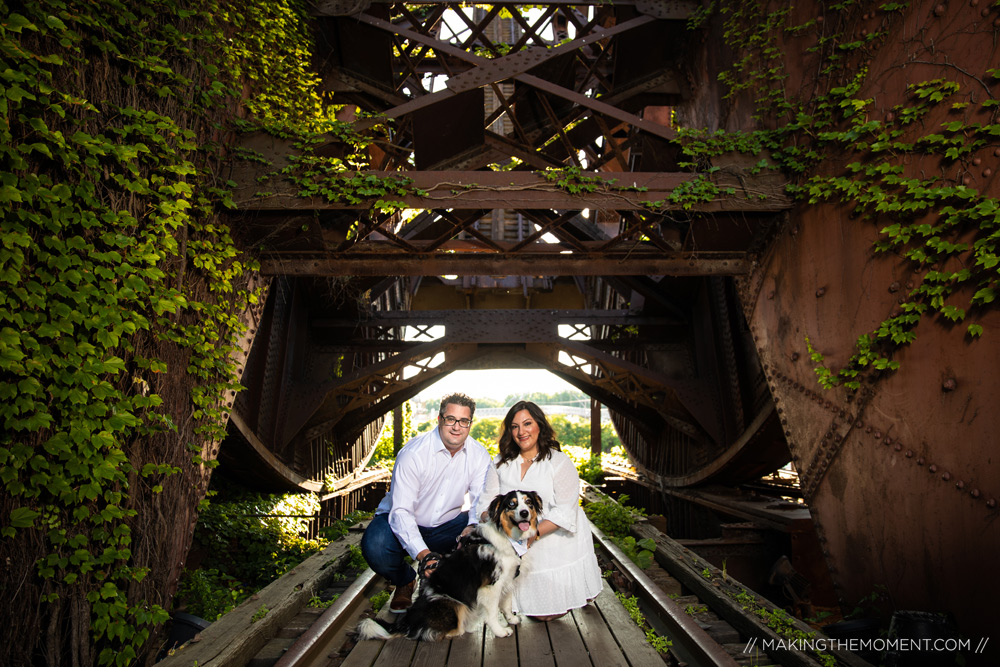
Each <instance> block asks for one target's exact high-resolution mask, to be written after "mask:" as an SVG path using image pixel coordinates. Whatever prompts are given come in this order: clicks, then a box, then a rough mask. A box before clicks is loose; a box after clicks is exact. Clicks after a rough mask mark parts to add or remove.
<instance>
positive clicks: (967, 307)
mask: <svg viewBox="0 0 1000 667" xmlns="http://www.w3.org/2000/svg"><path fill="white" fill-rule="evenodd" d="M906 9H907V5H906V3H882V4H880V5H878V6H877V8H872V7H869V6H867V5H863V4H862V3H859V2H855V1H854V0H845V1H844V2H840V3H835V4H833V5H829V6H827V7H825V9H824V10H823V11H822V12H821V14H820V15H819V16H817V17H814V18H812V19H810V20H808V21H806V22H805V23H802V24H799V25H794V24H792V23H791V22H790V11H789V9H788V8H784V7H782V8H778V9H775V10H773V11H770V10H768V9H767V8H766V6H765V4H764V3H736V2H729V1H720V2H713V3H710V4H709V5H708V6H707V7H706V8H705V9H704V10H703V11H702V12H699V13H698V14H697V15H696V16H694V17H693V18H692V20H691V21H690V22H689V28H691V29H698V28H700V27H701V26H703V25H705V23H706V21H708V20H710V18H711V16H712V15H713V14H717V15H718V17H719V18H720V20H721V22H722V30H723V31H724V35H725V38H726V41H727V43H728V44H730V45H731V46H732V47H733V50H734V53H735V54H736V55H735V58H734V61H733V65H732V67H730V68H729V69H727V70H725V71H723V72H722V73H720V75H719V80H720V81H721V82H722V83H723V84H724V86H725V90H726V94H725V96H727V97H736V96H740V95H745V96H747V97H748V98H749V99H750V101H751V104H752V105H753V108H754V110H755V114H756V116H755V118H757V119H758V121H761V122H762V124H766V125H768V127H765V128H764V129H761V130H757V131H753V132H724V131H718V132H714V133H709V132H705V131H698V130H681V132H680V133H679V142H680V143H681V145H682V147H683V149H684V152H685V154H686V155H687V156H688V158H689V159H690V162H687V163H685V165H684V166H687V167H688V168H691V169H693V170H695V171H697V172H699V173H709V172H710V171H711V169H712V168H713V167H711V159H712V158H713V157H717V156H719V155H722V154H724V153H727V152H741V153H746V154H751V155H758V156H760V155H766V156H769V159H768V158H762V159H761V161H760V162H758V163H757V165H756V167H755V169H781V170H782V171H783V172H784V173H785V174H787V175H789V176H790V177H791V178H792V183H791V184H790V185H789V186H788V192H789V193H790V194H791V195H792V196H793V197H795V198H796V199H797V200H799V201H802V202H805V203H808V204H819V203H822V202H827V201H834V202H840V203H844V204H848V205H850V206H851V207H852V208H853V216H855V217H857V218H858V219H860V220H862V221H868V222H870V223H872V224H877V225H879V232H880V238H879V240H878V241H877V243H876V245H875V250H876V251H877V252H880V253H887V252H892V253H897V254H898V255H899V256H901V257H903V258H905V259H907V260H909V261H910V262H911V264H912V265H913V267H914V270H915V275H919V276H920V279H919V280H918V281H915V282H914V284H912V285H910V286H908V287H907V288H906V289H907V292H906V296H905V298H903V299H902V300H901V301H900V303H899V307H898V308H897V309H896V312H894V313H892V314H891V315H890V316H889V317H888V318H886V320H885V321H883V322H882V323H881V324H880V325H879V326H878V327H877V328H876V329H875V330H874V331H871V332H868V333H865V334H862V335H860V336H859V337H858V338H857V341H856V343H855V351H854V354H853V355H852V357H851V358H850V359H849V360H847V362H846V363H844V365H843V366H842V367H840V368H838V369H832V368H830V367H828V366H827V365H826V360H825V358H824V357H823V355H822V354H821V353H819V352H818V351H817V350H816V349H815V348H814V347H813V344H812V342H811V341H809V340H808V339H807V341H806V344H807V347H808V350H809V352H810V354H811V355H812V359H813V361H814V362H816V364H817V366H816V373H817V377H818V379H819V382H820V384H821V385H822V386H824V387H827V388H830V387H834V386H837V385H843V386H845V387H848V388H850V389H857V388H858V387H859V386H860V375H861V374H862V373H863V372H865V370H866V369H874V370H877V371H889V370H894V369H896V368H898V366H899V364H898V362H897V361H894V360H893V359H892V355H893V353H894V351H895V350H897V349H898V348H899V347H901V346H904V345H907V344H909V343H910V342H912V341H913V340H914V339H915V331H914V329H915V327H916V325H917V324H918V322H920V321H921V319H922V318H925V317H930V316H937V317H938V318H939V320H941V321H943V322H944V323H945V324H946V325H951V324H956V323H959V322H962V321H964V320H966V319H967V317H968V316H969V315H970V314H972V313H974V312H977V311H982V310H983V309H985V308H988V307H992V306H991V304H993V302H994V301H995V300H996V295H997V282H998V277H1000V276H998V272H1000V270H998V266H1000V243H998V241H1000V201H998V200H997V199H996V198H993V197H989V196H986V195H984V194H983V193H981V192H979V191H978V190H976V189H975V188H974V187H972V185H971V182H972V179H971V178H970V177H969V175H968V173H969V170H970V169H971V168H974V167H976V166H979V165H980V159H979V158H978V157H975V155H976V153H977V151H980V150H981V149H983V148H986V147H988V146H996V145H998V143H1000V140H998V137H1000V122H998V106H1000V101H998V100H996V99H993V96H992V95H987V96H986V98H985V99H983V96H982V95H981V94H980V92H981V91H978V90H977V91H963V90H962V87H961V85H960V83H959V82H956V81H951V80H948V79H944V78H939V79H933V80H928V81H922V82H917V83H913V84H910V85H909V86H908V87H907V89H906V91H905V94H906V95H907V97H908V98H909V100H910V103H909V104H906V105H897V106H896V107H895V108H894V109H892V112H891V113H889V114H887V116H886V118H885V120H877V119H873V118H872V117H871V115H870V114H869V113H868V108H869V107H870V106H871V105H872V102H873V101H872V100H871V99H862V98H859V97H858V96H857V94H858V92H859V91H860V90H861V89H862V87H863V86H864V84H865V82H866V81H867V80H868V77H869V72H868V70H867V68H866V67H865V66H864V65H863V58H862V57H861V56H862V55H867V54H868V52H869V51H870V49H872V48H874V47H875V46H877V45H878V44H879V43H880V42H881V41H882V40H884V38H885V36H886V35H887V34H888V30H889V28H890V27H891V25H892V23H893V21H895V20H898V18H899V16H900V15H901V13H902V12H904V11H905V10H906ZM862 11H864V12H866V14H865V15H864V17H863V18H869V17H880V19H881V23H880V25H879V29H877V30H873V31H871V32H868V31H865V32H864V33H863V34H856V33H854V32H852V31H851V30H850V29H849V28H848V26H850V25H852V19H854V18H857V17H858V14H859V13H860V12H862ZM807 33H811V34H813V36H814V37H815V39H814V44H813V46H811V47H810V48H809V49H808V51H809V52H811V53H817V54H819V55H820V57H821V62H822V63H823V65H822V67H821V74H822V77H821V78H822V80H823V81H825V82H826V84H827V86H828V88H827V90H826V92H825V93H821V94H818V95H814V96H812V97H811V98H810V99H802V98H800V97H797V96H796V95H794V94H792V93H790V92H789V91H788V90H786V88H785V80H786V78H787V73H786V72H785V68H784V65H783V60H782V57H781V56H782V55H783V51H782V45H783V42H782V39H783V36H796V35H804V34H807ZM969 76H970V78H972V79H974V80H976V81H978V82H980V83H981V84H983V86H984V87H987V86H988V85H990V84H986V83H985V81H989V82H992V85H995V84H996V82H997V79H1000V72H998V71H997V70H996V69H987V68H984V71H983V72H982V73H973V74H972V75H969ZM987 89H988V88H987ZM943 105H947V106H943ZM942 109H945V110H947V111H948V112H949V113H950V114H951V116H952V119H950V120H948V121H946V122H944V123H941V125H940V126H939V127H937V128H925V127H924V124H925V119H926V118H927V117H928V115H929V114H930V113H931V111H936V112H940V110H942ZM983 119H986V120H985V122H983ZM928 130H931V131H928ZM844 155H850V156H853V157H854V159H853V160H852V161H850V162H848V163H847V164H846V165H842V166H840V167H838V166H837V165H838V163H839V162H840V159H841V156H844ZM935 161H938V162H935ZM906 164H919V165H921V168H920V171H918V170H917V169H915V168H912V167H911V168H907V167H906V166H905V165H906ZM838 168H839V169H842V171H840V172H839V173H837V172H838ZM929 169H935V173H932V175H929V176H928V175H926V173H925V172H926V171H928V170H929ZM966 290H967V292H966ZM966 293H968V294H971V297H960V294H966ZM962 299H967V300H965V301H963V300H962ZM966 331H967V335H968V336H969V338H971V339H975V338H978V337H979V336H980V335H982V333H983V328H982V326H981V325H980V324H978V323H971V324H968V325H967V327H966Z"/></svg>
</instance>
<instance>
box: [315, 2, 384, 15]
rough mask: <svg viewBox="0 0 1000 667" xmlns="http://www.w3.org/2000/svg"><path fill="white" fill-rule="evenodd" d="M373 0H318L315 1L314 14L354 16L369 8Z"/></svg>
mask: <svg viewBox="0 0 1000 667" xmlns="http://www.w3.org/2000/svg"><path fill="white" fill-rule="evenodd" d="M371 4H372V3H371V0H318V1H317V2H315V3H313V9H312V14H313V15H314V16H352V15H354V14H360V13H361V12H363V11H365V10H366V9H368V7H369V6H370V5H371Z"/></svg>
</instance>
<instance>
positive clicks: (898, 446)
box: [893, 442, 903, 452]
mask: <svg viewBox="0 0 1000 667" xmlns="http://www.w3.org/2000/svg"><path fill="white" fill-rule="evenodd" d="M893 449H895V450H896V451H897V452H898V451H901V450H902V449H903V446H902V445H901V444H899V443H898V442H897V443H896V446H895V447H893Z"/></svg>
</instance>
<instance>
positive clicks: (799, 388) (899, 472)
mask: <svg viewBox="0 0 1000 667" xmlns="http://www.w3.org/2000/svg"><path fill="white" fill-rule="evenodd" d="M910 4H911V6H910V7H909V8H907V9H905V10H904V12H903V15H902V17H901V18H900V19H899V20H896V21H895V22H893V23H892V24H891V26H890V28H889V30H890V32H889V34H888V36H887V37H886V38H885V39H884V41H883V42H881V44H882V45H881V47H880V48H878V49H877V50H875V51H874V52H873V53H872V54H871V59H870V60H869V61H868V62H867V65H868V67H869V75H868V77H867V78H866V80H865V81H866V83H865V85H864V87H863V88H862V89H861V90H860V91H858V93H857V95H856V97H858V98H861V99H866V98H872V99H873V100H874V102H873V104H872V106H871V107H870V108H869V109H868V112H869V114H870V115H869V117H870V118H874V119H880V120H884V119H886V117H887V115H888V117H889V118H890V119H891V113H892V110H893V106H894V105H897V104H906V102H907V99H906V84H907V83H915V82H919V81H924V80H930V79H934V78H937V77H943V78H948V79H952V80H957V81H960V82H962V83H963V85H964V86H965V87H966V89H970V90H973V91H975V93H974V95H975V96H976V97H978V98H979V99H982V98H983V96H984V95H987V94H988V92H989V89H988V88H987V89H986V90H984V85H983V79H982V78H981V77H984V76H985V74H983V72H984V71H985V68H986V67H995V66H996V64H997V62H998V50H997V39H996V35H997V33H996V23H995V22H1000V19H998V18H997V17H998V14H997V12H996V10H995V9H992V10H991V9H989V8H983V7H980V6H979V3H977V2H976V1H975V0H973V1H972V2H961V3H936V2H929V1H927V2H913V3H910ZM982 4H986V3H982ZM797 9H798V10H799V11H800V13H801V14H802V17H803V18H808V17H809V16H812V17H815V16H820V15H822V13H823V12H822V8H821V7H820V6H819V5H818V4H816V3H811V4H810V3H807V5H806V6H800V7H798V8H797ZM861 12H862V9H860V8H859V9H858V16H856V17H855V19H856V20H857V21H859V22H860V21H871V19H870V18H869V14H867V13H866V14H864V15H863V16H862V15H861ZM874 15H875V13H874V11H873V12H872V14H871V16H872V17H874ZM869 27H870V26H869ZM853 28H854V29H857V30H858V32H859V34H860V30H861V29H864V24H859V25H856V26H853ZM712 48H713V47H712V41H711V40H709V41H708V42H707V43H706V44H705V53H704V54H703V58H702V62H703V64H704V66H705V68H706V71H704V72H703V73H702V74H703V75H705V76H708V75H709V74H710V73H711V72H709V71H708V70H709V69H711V68H712V67H713V64H712V59H713V58H715V57H717V54H712V53H711V50H712ZM788 48H789V51H788V57H787V58H786V59H785V65H786V66H787V68H788V71H789V73H790V78H789V80H788V81H787V86H788V87H789V88H790V89H799V88H808V86H809V84H810V81H811V79H810V77H811V76H813V74H814V72H815V70H807V69H806V64H804V63H802V62H800V61H801V59H799V58H795V57H791V56H792V54H793V53H795V51H794V49H793V46H792V45H788ZM717 65H718V63H716V65H715V66H717ZM703 92H704V91H703ZM993 94H994V96H996V87H995V86H994V91H993ZM726 104H728V103H726ZM726 104H723V103H721V102H720V101H719V98H718V97H716V98H714V101H712V99H710V97H709V96H708V95H707V93H706V97H705V98H704V99H702V100H700V103H699V104H698V105H692V106H691V107H689V108H688V109H686V111H685V113H686V114H687V116H688V119H689V120H690V121H693V124H696V125H697V124H702V125H707V126H711V125H712V124H713V123H714V122H720V119H721V122H722V124H724V125H725V124H727V123H728V125H729V127H730V128H732V129H736V128H742V129H750V128H752V127H753V125H752V121H751V120H750V118H749V113H747V112H746V109H745V108H741V107H740V106H738V105H730V106H726ZM720 107H721V108H720ZM949 112H950V109H949V108H948V105H944V108H942V109H941V110H940V111H936V112H933V115H931V116H929V117H928V118H927V119H925V120H924V122H923V128H922V131H923V132H924V133H929V132H932V131H934V129H935V128H937V127H939V124H940V123H941V122H944V121H945V120H954V119H955V118H954V117H951V118H949V117H948V113H949ZM995 149H996V146H995V145H988V146H986V147H984V148H982V149H981V150H980V151H979V152H977V153H973V154H972V155H970V156H969V159H968V161H967V162H962V163H960V164H956V165H954V167H953V169H952V171H953V172H955V171H958V172H959V173H960V174H961V173H963V172H962V170H965V171H964V178H965V180H964V182H965V183H966V184H967V185H969V186H970V187H975V188H977V189H978V190H979V191H980V192H985V193H988V194H989V195H991V196H993V197H997V196H998V195H1000V186H998V183H997V181H996V176H995V175H993V174H992V170H991V169H990V168H989V165H992V164H995V163H996V160H997V157H996V155H995V153H994V151H995ZM914 166H916V167H919V168H923V167H932V168H933V169H934V171H931V172H930V173H935V171H936V170H938V169H940V168H941V166H940V165H938V164H934V165H911V168H913V167H914ZM928 175H929V174H928ZM958 178H959V179H960V181H961V179H962V178H963V177H962V176H961V175H959V177H958ZM877 238H878V226H877V225H876V224H873V223H872V222H865V221H863V220H861V219H857V218H854V217H853V216H852V215H851V210H850V209H849V208H848V207H846V206H837V205H832V204H828V205H818V206H806V205H802V206H799V207H798V208H796V209H794V210H793V211H792V212H791V213H790V215H789V216H788V219H787V222H786V224H785V225H784V226H783V227H782V228H781V230H780V233H779V234H778V236H777V238H776V239H775V240H774V242H773V245H772V246H771V247H770V248H769V250H768V251H767V253H766V254H765V255H764V256H762V258H761V262H760V264H759V268H758V270H756V271H755V272H753V273H752V274H751V276H750V277H749V278H748V279H746V280H744V281H742V282H741V295H742V297H743V300H744V308H745V312H746V315H747V319H748V321H749V323H750V328H751V331H752V334H753V340H754V341H755V343H756V347H757V350H758V354H759V355H760V358H761V360H762V362H763V368H764V369H765V373H766V377H767V383H768V386H769V388H770V391H771V393H772V394H773V396H774V400H775V403H776V405H777V410H778V412H779V413H780V422H781V425H782V427H783V429H784V432H785V435H786V437H787V440H788V443H789V446H790V449H791V452H792V455H793V459H794V461H795V463H796V465H797V467H798V469H799V472H800V475H801V479H802V485H803V489H804V491H805V495H806V499H807V501H808V503H809V506H810V509H811V511H812V516H813V519H814V521H815V524H816V529H817V532H818V534H819V539H820V542H821V544H822V547H823V556H824V557H825V559H826V562H827V565H828V567H829V570H830V572H831V575H832V577H833V580H834V584H835V586H836V587H837V592H838V595H839V597H840V599H841V601H842V603H843V604H844V605H846V608H847V609H848V610H849V609H851V608H852V607H853V605H854V604H855V603H856V602H857V601H858V600H859V599H861V598H863V597H865V596H867V595H869V594H872V593H873V592H877V591H878V590H880V589H881V588H882V587H884V589H885V590H886V591H887V592H888V595H889V597H890V604H891V606H892V607H893V608H895V609H908V608H912V609H923V610H934V611H938V610H942V611H950V612H952V613H953V614H955V616H956V618H957V620H958V623H959V628H960V630H961V631H962V632H963V633H964V634H965V635H966V636H972V637H980V636H983V635H988V633H989V632H990V631H992V630H993V629H994V625H995V619H996V617H997V614H996V604H997V603H996V601H997V599H998V593H1000V588H998V584H997V578H996V577H995V576H994V575H993V573H992V569H993V567H994V565H993V564H994V562H995V559H996V554H997V553H1000V526H998V525H997V518H998V512H1000V510H998V508H997V499H998V498H1000V461H998V457H997V454H996V441H997V436H996V432H997V429H998V426H1000V411H998V410H997V409H996V404H997V396H998V395H1000V374H998V373H997V369H998V368H1000V343H998V340H997V339H996V335H997V332H998V330H1000V316H998V314H997V312H996V311H995V310H993V311H989V312H986V313H983V314H981V315H978V316H977V317H978V319H977V320H976V321H977V322H978V323H979V324H981V325H982V326H983V328H984V330H985V331H986V334H984V336H983V339H982V340H979V341H975V342H973V341H971V340H970V339H969V337H968V336H966V334H965V326H964V325H959V326H949V325H948V323H946V322H942V321H939V320H931V319H929V318H925V319H924V320H923V321H922V322H921V323H920V324H919V325H918V326H917V328H916V329H915V332H916V334H917V338H916V340H915V341H914V342H913V343H912V344H910V345H908V346H906V347H904V348H902V349H900V350H899V351H898V352H897V353H896V354H895V356H894V357H893V358H894V359H895V360H896V361H899V362H900V368H899V370H897V371H895V372H889V373H882V374H880V373H876V374H871V375H869V376H868V378H867V379H866V381H865V382H863V383H862V387H861V389H860V391H858V392H852V391H848V390H845V389H836V390H824V389H822V388H821V387H820V386H819V385H818V384H817V379H816V374H815V372H814V370H813V366H814V363H813V362H812V361H811V360H810V355H809V353H808V351H807V346H806V337H807V336H808V337H809V339H810V341H811V342H812V344H813V345H814V347H815V348H816V349H817V350H818V351H819V352H820V353H822V354H823V355H824V356H825V358H826V361H827V363H829V364H831V365H833V366H836V365H838V364H842V363H844V362H845V361H846V360H847V359H848V358H849V357H850V355H851V354H852V352H853V345H854V342H855V340H856V338H857V337H858V336H859V335H860V334H863V333H868V332H870V331H873V330H874V329H875V328H877V326H878V325H879V323H880V322H882V321H883V320H884V319H886V318H887V317H889V316H890V315H891V314H892V313H893V311H894V310H895V309H896V308H897V306H898V303H899V298H900V296H901V295H903V294H905V293H906V292H908V291H909V289H911V288H912V287H913V286H914V284H918V283H919V281H920V280H921V276H920V274H917V273H914V270H913V269H914V267H912V266H911V265H910V264H909V263H907V262H905V261H903V260H901V259H900V258H899V257H898V256H895V255H893V254H891V253H886V254H876V253H875V252H874V249H873V243H874V242H875V241H876V239H877ZM968 296H969V295H968V294H966V295H964V297H960V298H957V299H956V301H957V302H961V301H962V299H963V298H964V299H965V300H966V301H967V299H968Z"/></svg>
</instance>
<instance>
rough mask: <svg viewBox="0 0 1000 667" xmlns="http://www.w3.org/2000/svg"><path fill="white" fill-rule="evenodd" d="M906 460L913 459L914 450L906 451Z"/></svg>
mask: <svg viewBox="0 0 1000 667" xmlns="http://www.w3.org/2000/svg"><path fill="white" fill-rule="evenodd" d="M906 458H908V459H912V458H913V450H912V449H907V450H906Z"/></svg>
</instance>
